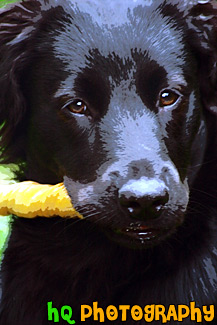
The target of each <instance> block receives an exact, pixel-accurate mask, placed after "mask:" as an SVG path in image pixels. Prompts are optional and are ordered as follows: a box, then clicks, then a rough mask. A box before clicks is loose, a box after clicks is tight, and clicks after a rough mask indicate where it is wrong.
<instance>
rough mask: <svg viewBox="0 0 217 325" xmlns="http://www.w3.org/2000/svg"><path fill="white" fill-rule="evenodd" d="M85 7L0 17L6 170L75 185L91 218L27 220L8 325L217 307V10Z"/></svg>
mask: <svg viewBox="0 0 217 325" xmlns="http://www.w3.org/2000/svg"><path fill="white" fill-rule="evenodd" d="M75 3H76V1H75V0H71V1H70V0H65V1H61V0H49V1H48V0H35V1H33V0H27V1H22V2H21V3H19V4H14V5H12V6H10V7H8V8H7V9H3V10H2V11H1V12H0V53H1V55H0V123H1V124H2V123H3V127H2V129H1V146H2V148H3V151H2V158H1V159H2V160H1V161H2V163H16V164H18V165H19V172H18V173H17V178H18V180H26V179H27V180H34V181H37V182H41V183H50V184H56V183H58V182H62V181H63V180H64V183H65V186H66V188H67V190H68V193H69V195H70V196H71V199H72V202H73V203H74V204H75V207H76V209H77V210H78V211H79V212H80V213H81V214H82V215H83V216H84V217H85V218H84V220H71V219H60V218H58V217H54V218H51V219H49V220H48V219H43V218H36V219H34V220H27V219H22V218H17V217H15V216H14V217H13V222H12V232H11V236H10V239H9V242H8V247H7V249H6V252H5V256H4V260H3V263H2V272H1V274H2V291H3V294H2V301H1V309H0V310H1V312H0V323H1V324H4V325H12V324H16V325H25V324H26V325H27V324H28V325H29V324H31V325H44V324H49V323H50V322H48V319H47V309H46V307H47V302H48V301H53V306H55V307H57V308H60V307H61V306H63V305H70V306H71V307H72V310H73V317H74V319H75V320H76V323H79V322H80V306H81V305H82V304H92V303H93V302H94V301H98V302H99V305H100V306H101V307H104V308H105V307H106V306H108V305H111V304H112V305H115V306H119V305H121V304H124V305H127V304H129V305H131V306H133V305H136V304H138V305H140V306H142V307H143V306H145V305H147V304H163V305H165V306H168V305H171V304H175V305H177V304H187V305H189V303H190V301H195V302H196V304H197V306H199V307H202V306H203V305H210V304H214V305H215V306H216V304H217V203H216V202H217V193H216V189H217V127H216V126H217V117H216V116H217V5H216V1H214V0H213V1H207V2H206V3H202V1H201V2H199V1H196V0H195V1H186V0H184V1H183V0H169V1H163V0H153V1H149V0H138V1H137V2H135V1H132V0H126V1H124V0H119V1H114V0H110V1H109V0H105V1H98V0H93V1H90V2H88V1H86V0H85V1H78V3H77V4H76V5H75ZM164 100H166V101H164ZM167 100H168V102H167ZM170 100H171V102H170ZM168 103H169V105H167V104H168ZM82 105H83V110H80V111H78V113H76V110H79V109H80V108H81V106H82ZM216 321H217V316H216V320H215V321H214V322H216ZM86 323H87V324H93V323H94V321H93V319H92V320H91V319H90V320H87V322H86ZM108 323H111V322H110V321H108ZM116 323H118V324H120V323H121V320H120V319H119V320H118V321H117V322H116ZM126 323H127V324H131V323H134V322H133V321H132V319H131V318H130V317H129V319H128V321H127V322H126ZM137 323H141V324H142V323H144V321H143V322H142V321H140V322H137ZM154 323H155V322H154ZM156 323H161V322H156ZM173 323H176V322H173V321H171V322H170V324H173ZM190 323H191V321H190V320H189V318H188V319H187V320H184V322H183V324H186V325H189V324H190ZM192 323H194V322H192ZM203 323H204V324H205V323H206V321H204V320H203ZM60 324H66V322H65V321H60Z"/></svg>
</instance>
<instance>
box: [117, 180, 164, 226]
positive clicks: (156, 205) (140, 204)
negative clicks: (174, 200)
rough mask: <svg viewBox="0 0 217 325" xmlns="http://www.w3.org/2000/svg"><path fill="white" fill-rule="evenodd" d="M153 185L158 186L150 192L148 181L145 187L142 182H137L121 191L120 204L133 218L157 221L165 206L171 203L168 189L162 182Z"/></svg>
mask: <svg viewBox="0 0 217 325" xmlns="http://www.w3.org/2000/svg"><path fill="white" fill-rule="evenodd" d="M153 184H154V185H156V184H157V185H156V186H155V187H152V188H151V187H149V188H148V191H147V190H146V188H147V181H146V183H145V185H144V186H143V187H142V186H141V185H143V184H141V182H140V183H138V181H135V183H134V182H133V183H130V185H125V186H123V187H122V188H121V189H120V191H119V198H120V204H121V205H122V207H123V208H124V209H125V210H127V211H128V213H130V215H131V216H132V217H134V218H137V219H140V220H141V219H143V220H144V219H156V218H158V217H159V216H160V215H161V213H162V211H163V210H164V209H165V204H166V203H167V202H168V201H169V194H168V188H167V187H166V186H163V185H165V184H164V183H163V182H160V181H159V183H157V181H156V182H155V183H154V182H151V185H153ZM136 185H138V186H137V187H136ZM142 190H143V191H142Z"/></svg>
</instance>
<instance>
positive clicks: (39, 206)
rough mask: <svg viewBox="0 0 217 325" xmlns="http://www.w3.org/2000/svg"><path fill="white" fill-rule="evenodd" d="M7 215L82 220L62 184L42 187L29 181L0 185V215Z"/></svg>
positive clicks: (42, 185)
mask: <svg viewBox="0 0 217 325" xmlns="http://www.w3.org/2000/svg"><path fill="white" fill-rule="evenodd" d="M9 214H14V215H16V216H18V217H24V218H35V217H37V216H40V217H48V218H49V217H52V216H60V217H62V218H64V217H71V218H76V217H77V218H81V219H82V218H83V217H82V215H81V214H79V213H78V212H77V211H76V210H75V209H74V207H73V206H72V203H71V200H70V197H69V195H68V193H67V191H66V189H65V187H64V184H63V183H59V184H56V185H44V184H38V183H36V182H31V181H25V182H21V183H15V184H7V185H5V184H3V185H2V184H1V185H0V215H2V216H6V215H9Z"/></svg>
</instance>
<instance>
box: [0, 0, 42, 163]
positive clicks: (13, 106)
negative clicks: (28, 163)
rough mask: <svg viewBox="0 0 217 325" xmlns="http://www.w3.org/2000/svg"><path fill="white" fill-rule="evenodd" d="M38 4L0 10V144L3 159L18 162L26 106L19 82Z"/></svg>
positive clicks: (34, 1) (27, 53) (21, 82)
mask: <svg viewBox="0 0 217 325" xmlns="http://www.w3.org/2000/svg"><path fill="white" fill-rule="evenodd" d="M40 6H41V4H40V2H39V1H36V0H31V1H29V0H28V1H24V2H22V3H17V4H15V5H11V6H9V7H7V8H6V9H1V11H0V53H1V54H0V128H1V130H0V136H1V143H0V146H1V154H2V156H3V157H4V158H3V159H2V161H4V162H18V161H19V160H20V158H21V156H22V145H21V142H22V140H21V138H22V134H23V128H22V123H21V121H22V119H23V116H24V114H25V110H26V103H25V99H24V95H23V90H22V84H23V81H24V79H25V75H24V70H25V67H26V66H27V64H28V60H29V56H30V55H31V54H30V53H31V40H32V37H33V34H34V32H35V30H34V28H33V21H34V26H35V24H36V21H37V19H40V15H39V13H40ZM37 17H38V18H37Z"/></svg>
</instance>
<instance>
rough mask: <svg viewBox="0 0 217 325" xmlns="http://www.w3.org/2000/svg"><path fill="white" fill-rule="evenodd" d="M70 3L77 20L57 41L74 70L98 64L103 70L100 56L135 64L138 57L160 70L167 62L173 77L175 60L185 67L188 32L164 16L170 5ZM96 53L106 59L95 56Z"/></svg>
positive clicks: (158, 1) (159, 0) (145, 0)
mask: <svg viewBox="0 0 217 325" xmlns="http://www.w3.org/2000/svg"><path fill="white" fill-rule="evenodd" d="M174 1H175V2H176V0H174ZM169 2H170V1H169ZM169 2H167V4H168V3H169ZM70 4H71V17H72V19H71V21H70V23H67V25H66V27H65V31H64V32H62V31H61V32H60V34H59V35H57V36H56V37H55V41H54V51H55V55H56V57H59V58H61V61H62V62H65V63H66V64H67V66H68V68H69V71H72V70H74V71H75V70H77V68H78V69H82V68H85V67H87V65H89V64H90V62H93V60H95V61H96V64H97V65H98V66H99V65H100V62H101V61H102V60H101V59H100V56H101V57H103V58H116V59H115V61H116V62H117V58H118V59H120V60H123V61H124V62H126V63H127V62H128V61H129V62H133V61H134V58H133V57H132V53H137V54H138V55H137V57H138V58H139V57H141V59H142V60H143V58H144V57H145V56H146V57H148V58H150V60H154V61H155V62H157V63H158V65H160V66H164V65H165V61H167V69H168V71H169V70H171V71H172V73H173V74H175V73H178V72H177V71H174V61H176V64H175V66H176V67H178V66H183V64H184V57H183V56H180V52H182V49H183V47H184V43H183V37H182V29H179V28H178V27H177V26H174V22H172V21H171V19H170V18H168V17H167V16H166V15H165V14H164V13H163V12H162V8H163V7H164V5H165V1H163V0H155V1H152V0H135V1H134V0H126V2H125V1H123V0H117V1H114V0H111V1H108V0H105V1H99V0H91V1H89V0H81V1H79V2H78V1H77V0H75V1H72V2H70ZM107 4H108V6H107ZM112 12H113V14H112ZM108 22H109V23H108ZM66 44H67V46H66ZM96 49H97V51H96ZM94 53H99V54H100V56H99V55H97V56H96V58H94V57H95V54H94ZM159 53H160V55H159ZM171 58H173V60H172V59H171ZM126 66H127V64H125V67H126ZM76 67H77V68H76Z"/></svg>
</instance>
